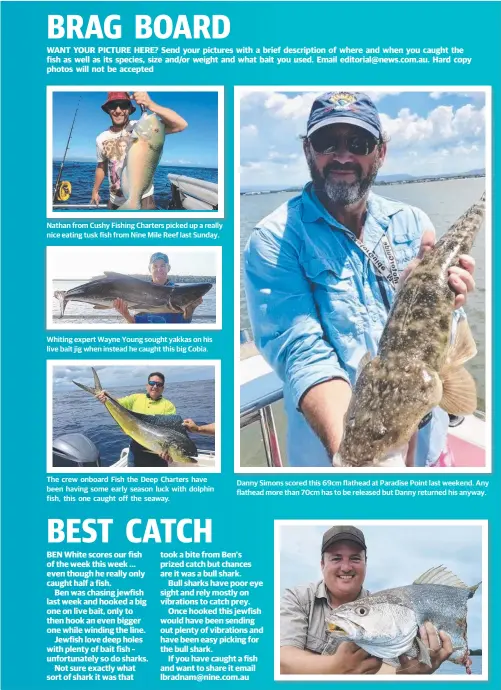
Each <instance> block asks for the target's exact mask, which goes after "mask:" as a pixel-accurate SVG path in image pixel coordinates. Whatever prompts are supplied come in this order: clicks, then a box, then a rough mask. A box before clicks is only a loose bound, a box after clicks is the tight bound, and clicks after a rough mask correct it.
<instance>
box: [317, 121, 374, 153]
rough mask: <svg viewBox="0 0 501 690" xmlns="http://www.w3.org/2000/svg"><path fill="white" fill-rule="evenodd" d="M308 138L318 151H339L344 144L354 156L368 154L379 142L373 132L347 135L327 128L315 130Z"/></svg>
mask: <svg viewBox="0 0 501 690" xmlns="http://www.w3.org/2000/svg"><path fill="white" fill-rule="evenodd" d="M308 139H309V141H310V144H311V145H312V147H313V149H314V150H315V151H316V153H323V154H329V153H338V152H339V151H340V149H341V146H343V147H345V148H346V150H347V151H349V153H352V154H353V155H354V156H368V155H369V153H372V152H373V151H374V149H375V148H376V146H377V144H378V143H379V140H378V139H376V137H374V136H372V134H369V132H367V133H366V132H362V133H360V134H349V135H348V136H345V135H339V134H333V133H332V131H330V132H329V131H328V130H326V128H322V129H319V130H317V131H316V132H313V134H311V135H310V137H308Z"/></svg>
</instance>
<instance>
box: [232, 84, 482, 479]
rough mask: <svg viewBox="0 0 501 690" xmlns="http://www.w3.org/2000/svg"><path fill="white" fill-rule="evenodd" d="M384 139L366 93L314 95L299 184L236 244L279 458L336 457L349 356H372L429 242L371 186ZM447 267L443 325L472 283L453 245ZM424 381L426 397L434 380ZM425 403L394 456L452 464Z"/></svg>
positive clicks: (423, 220) (352, 376) (312, 460)
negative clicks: (281, 450)
mask: <svg viewBox="0 0 501 690" xmlns="http://www.w3.org/2000/svg"><path fill="white" fill-rule="evenodd" d="M387 141H388V137H387V136H386V135H385V133H384V131H383V128H382V124H381V120H380V117H379V113H378V111H377V108H376V106H375V104H374V103H373V101H372V100H371V99H370V98H369V96H367V95H366V94H363V93H359V92H356V93H348V92H333V93H325V94H322V95H321V96H319V97H317V98H316V100H315V101H314V103H313V106H312V108H311V112H310V116H309V118H308V123H307V128H306V136H305V137H304V138H303V150H304V155H305V158H306V161H307V163H308V167H309V170H310V175H311V182H309V183H308V184H306V186H305V187H304V189H303V191H302V193H301V194H300V195H299V196H297V197H294V198H293V199H290V200H289V201H288V202H287V203H286V204H284V205H282V206H281V207H280V208H278V209H277V210H276V211H274V212H273V213H272V214H270V215H269V216H268V217H266V218H265V219H263V220H262V221H261V222H260V223H259V224H258V225H257V227H256V228H255V229H254V231H253V233H252V235H251V237H250V238H249V241H248V244H247V247H246V249H245V253H244V279H245V289H246V295H247V302H248V307H249V316H250V319H251V323H252V327H253V331H254V336H255V342H256V345H257V347H258V348H259V349H260V351H261V352H262V354H263V356H264V357H265V358H266V359H267V360H268V362H270V364H271V365H272V367H273V368H274V369H275V371H276V372H277V373H278V375H279V376H280V378H281V379H282V380H283V382H284V402H285V409H286V413H287V417H288V431H287V434H288V437H287V446H288V461H289V464H290V465H291V466H297V467H307V466H310V467H329V466H331V464H332V462H333V461H334V462H335V463H336V459H337V458H336V456H338V451H339V449H340V446H341V441H342V438H343V432H344V426H345V422H346V416H347V411H348V408H349V404H350V399H351V398H352V390H353V388H354V386H355V381H356V380H357V376H358V375H359V373H360V366H361V363H362V364H363V363H364V362H365V357H372V358H374V356H375V355H376V353H377V350H378V343H379V341H380V339H381V336H382V333H383V329H384V327H385V324H386V322H387V320H388V315H389V313H390V308H391V306H392V303H393V302H394V298H395V294H396V293H397V291H398V290H399V289H400V287H401V286H402V284H403V282H404V281H405V280H406V279H407V278H408V277H409V275H410V273H411V271H412V270H413V269H414V268H415V267H416V265H417V261H419V260H420V259H422V258H423V256H424V255H425V254H426V253H427V251H428V250H430V249H431V248H432V247H433V246H434V245H435V230H434V227H433V225H432V222H431V220H430V219H429V218H428V216H427V215H426V214H425V213H424V212H423V211H421V210H420V209H418V208H415V207H412V206H409V205H408V204H405V203H402V202H399V201H393V200H390V199H386V198H384V197H381V196H379V195H376V194H374V192H372V191H371V188H372V185H373V184H374V182H375V179H376V176H377V174H378V172H379V169H380V168H381V166H382V165H383V163H384V160H385V156H386V150H387ZM457 264H458V265H454V266H452V267H450V268H448V269H447V271H448V273H447V276H446V280H448V286H449V288H450V290H452V292H453V293H454V294H455V302H454V305H451V309H450V310H449V314H450V313H451V310H452V309H455V310H456V311H455V312H454V316H453V320H452V324H453V327H454V329H455V325H456V324H457V323H459V321H460V319H462V320H465V319H464V314H463V313H462V310H461V309H460V307H462V306H463V304H464V303H465V300H466V295H467V293H468V292H470V291H472V290H473V289H474V286H475V283H474V279H473V271H474V260H473V258H472V257H471V256H469V255H467V254H462V255H460V256H459V258H458V262H457ZM451 300H452V295H451ZM457 310H459V311H457ZM466 329H467V325H466V327H465V328H463V329H462V331H461V333H463V332H466ZM469 349H470V351H471V347H470V348H469ZM398 374H399V372H397V371H395V370H393V376H395V377H397V376H398ZM424 376H428V373H427V372H425V373H424ZM433 376H434V373H433ZM432 383H433V384H435V383H436V389H437V390H434V391H433V394H434V396H435V397H434V398H433V400H435V398H436V397H437V396H438V395H439V392H440V391H438V388H439V386H441V385H442V382H441V381H440V380H439V379H438V377H437V379H435V378H433V381H432ZM423 385H424V384H423ZM381 387H382V386H381ZM430 388H431V384H430ZM444 390H445V386H444ZM471 399H472V396H471V395H470V397H469V402H470V403H471ZM438 401H440V398H438ZM435 405H436V406H434V407H433V409H432V410H431V412H430V413H427V414H424V415H423V417H422V418H421V420H420V423H419V428H418V430H417V431H416V432H415V433H413V436H412V438H411V440H410V443H409V444H408V448H403V449H402V450H401V451H399V454H398V458H397V462H398V464H402V465H404V464H406V465H407V466H414V465H415V466H421V467H425V466H430V467H431V466H449V465H451V464H453V458H452V455H451V452H450V450H449V448H448V446H447V433H448V425H449V415H448V413H447V412H446V411H445V409H442V408H441V407H439V406H438V404H437V403H435ZM431 407H432V406H431V405H430V407H429V408H428V409H431ZM443 407H445V406H443ZM400 409H405V404H403V405H402V406H401V408H400ZM359 418H362V419H363V415H360V416H359ZM371 422H372V420H370V419H369V423H371ZM357 423H358V422H357ZM378 423H379V422H378ZM373 426H374V429H372V428H371V429H370V431H371V437H377V436H378V435H380V436H381V437H382V436H383V435H384V434H385V433H386V427H385V425H384V424H382V423H379V427H378V428H376V426H377V425H376V422H374V424H373ZM411 426H412V425H411ZM413 428H417V422H416V424H415V426H414V427H413ZM379 429H380V430H379ZM355 450H356V449H355ZM363 460H364V462H362V463H361V464H369V463H368V462H365V458H364V459H363ZM390 460H391V458H390ZM355 461H356V458H355ZM355 461H353V463H350V464H354V462H355ZM341 464H343V463H341ZM381 464H384V462H381Z"/></svg>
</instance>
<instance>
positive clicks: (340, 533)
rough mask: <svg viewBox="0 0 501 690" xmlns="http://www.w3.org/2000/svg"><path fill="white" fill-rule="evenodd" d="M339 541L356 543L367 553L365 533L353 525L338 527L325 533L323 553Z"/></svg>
mask: <svg viewBox="0 0 501 690" xmlns="http://www.w3.org/2000/svg"><path fill="white" fill-rule="evenodd" d="M338 541H354V542H355V544H357V545H358V546H360V548H362V549H364V550H365V551H367V546H366V544H365V537H364V533H363V532H362V531H361V530H359V529H357V528H356V527H352V526H351V525H336V526H335V527H331V528H330V529H328V530H327V532H325V533H324V536H323V538H322V553H324V552H325V551H327V549H328V548H329V547H331V546H332V545H333V544H335V543H336V542H338Z"/></svg>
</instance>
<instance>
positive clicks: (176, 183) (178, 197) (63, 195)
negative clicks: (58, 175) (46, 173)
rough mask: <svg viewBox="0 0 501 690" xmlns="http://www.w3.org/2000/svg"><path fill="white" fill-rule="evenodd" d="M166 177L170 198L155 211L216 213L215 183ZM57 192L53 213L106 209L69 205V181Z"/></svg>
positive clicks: (99, 205)
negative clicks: (169, 187)
mask: <svg viewBox="0 0 501 690" xmlns="http://www.w3.org/2000/svg"><path fill="white" fill-rule="evenodd" d="M167 177H168V178H169V182H170V185H171V198H170V200H169V203H168V206H167V208H166V209H162V208H160V207H157V209H156V210H157V211H165V210H167V211H217V209H218V185H217V183H216V182H207V180H201V179H198V178H196V177H188V176H186V175H175V174H174V173H169V174H168V175H167ZM57 190H58V192H57V193H58V196H57V198H55V200H54V203H53V205H52V210H53V211H59V210H78V209H81V210H87V211H95V210H102V209H106V208H107V205H106V204H78V203H71V202H70V201H69V198H70V196H71V191H72V187H71V183H70V182H69V181H62V182H60V181H58V183H57ZM59 200H60V201H59ZM113 213H115V212H114V211H113Z"/></svg>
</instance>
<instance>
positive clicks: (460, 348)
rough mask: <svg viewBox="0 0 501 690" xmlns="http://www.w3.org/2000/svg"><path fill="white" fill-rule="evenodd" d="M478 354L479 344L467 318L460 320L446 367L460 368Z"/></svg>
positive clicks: (449, 350) (450, 347)
mask: <svg viewBox="0 0 501 690" xmlns="http://www.w3.org/2000/svg"><path fill="white" fill-rule="evenodd" d="M476 354H477V344H476V342H475V340H474V339H473V335H472V333H471V329H470V326H469V324H468V321H467V320H466V319H465V318H462V319H460V320H459V322H458V325H457V328H456V334H455V337H454V341H453V342H452V343H451V344H450V346H449V349H448V351H447V359H446V362H447V364H446V366H453V367H459V366H461V365H462V364H464V363H465V362H467V361H468V360H469V359H472V358H473V357H475V355H476Z"/></svg>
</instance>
